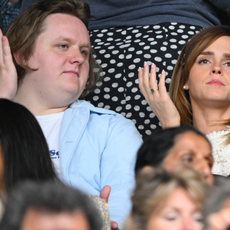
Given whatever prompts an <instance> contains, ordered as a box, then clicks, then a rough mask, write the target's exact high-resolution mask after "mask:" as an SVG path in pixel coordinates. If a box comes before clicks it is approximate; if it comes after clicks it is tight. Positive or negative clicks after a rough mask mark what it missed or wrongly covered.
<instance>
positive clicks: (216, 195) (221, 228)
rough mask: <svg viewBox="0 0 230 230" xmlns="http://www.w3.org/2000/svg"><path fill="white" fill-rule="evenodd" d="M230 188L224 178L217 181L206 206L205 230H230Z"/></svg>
mask: <svg viewBox="0 0 230 230" xmlns="http://www.w3.org/2000/svg"><path fill="white" fill-rule="evenodd" d="M229 215H230V186H229V183H227V182H226V180H225V178H224V177H221V176H220V177H218V178H217V179H216V180H215V183H214V187H213V188H212V190H211V191H210V195H209V196H208V197H207V200H206V202H205V205H204V217H205V223H206V227H205V230H227V229H230V218H229Z"/></svg>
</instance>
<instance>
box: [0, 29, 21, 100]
mask: <svg viewBox="0 0 230 230" xmlns="http://www.w3.org/2000/svg"><path fill="white" fill-rule="evenodd" d="M16 91H17V72H16V68H15V65H14V63H13V60H12V55H11V51H10V47H9V42H8V39H7V37H6V36H3V34H2V31H1V30H0V98H7V99H10V100H11V99H13V97H14V96H15V94H16Z"/></svg>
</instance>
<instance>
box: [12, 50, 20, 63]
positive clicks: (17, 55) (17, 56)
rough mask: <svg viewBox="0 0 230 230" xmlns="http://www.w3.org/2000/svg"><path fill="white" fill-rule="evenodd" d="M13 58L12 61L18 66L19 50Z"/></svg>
mask: <svg viewBox="0 0 230 230" xmlns="http://www.w3.org/2000/svg"><path fill="white" fill-rule="evenodd" d="M13 56H14V60H15V61H16V62H17V64H18V65H19V50H18V51H17V52H14V53H13Z"/></svg>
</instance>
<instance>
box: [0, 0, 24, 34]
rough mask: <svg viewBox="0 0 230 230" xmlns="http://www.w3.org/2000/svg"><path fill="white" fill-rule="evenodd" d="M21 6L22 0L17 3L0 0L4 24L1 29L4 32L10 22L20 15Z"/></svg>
mask: <svg viewBox="0 0 230 230" xmlns="http://www.w3.org/2000/svg"><path fill="white" fill-rule="evenodd" d="M20 7H21V0H18V1H17V2H16V3H15V4H13V2H11V1H10V0H0V12H1V19H2V22H1V23H2V25H1V27H0V28H1V29H2V31H3V33H4V34H5V33H6V30H7V28H8V26H9V25H10V23H11V22H12V21H13V20H14V19H15V18H16V17H17V16H18V15H19V13H20Z"/></svg>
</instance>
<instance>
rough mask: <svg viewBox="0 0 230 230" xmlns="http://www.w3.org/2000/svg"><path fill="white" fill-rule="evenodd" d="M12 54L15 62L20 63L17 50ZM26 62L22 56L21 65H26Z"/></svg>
mask: <svg viewBox="0 0 230 230" xmlns="http://www.w3.org/2000/svg"><path fill="white" fill-rule="evenodd" d="M13 55H14V59H15V61H16V62H17V64H18V65H20V61H19V50H18V51H16V52H14V53H13ZM26 64H27V62H26V60H25V59H24V58H23V65H26Z"/></svg>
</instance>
